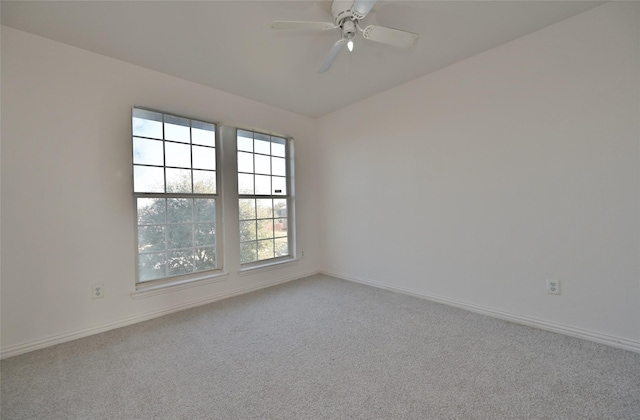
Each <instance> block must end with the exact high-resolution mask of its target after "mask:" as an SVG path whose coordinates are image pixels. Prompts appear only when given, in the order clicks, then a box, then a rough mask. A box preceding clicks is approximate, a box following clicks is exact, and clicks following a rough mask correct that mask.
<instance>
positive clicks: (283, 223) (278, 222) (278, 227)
mask: <svg viewBox="0 0 640 420" xmlns="http://www.w3.org/2000/svg"><path fill="white" fill-rule="evenodd" d="M287 220H288V219H287V218H286V217H283V218H280V219H275V221H274V223H273V236H275V237H282V236H287V223H288V222H287Z"/></svg>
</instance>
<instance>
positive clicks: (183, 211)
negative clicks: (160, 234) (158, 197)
mask: <svg viewBox="0 0 640 420" xmlns="http://www.w3.org/2000/svg"><path fill="white" fill-rule="evenodd" d="M167 219H168V222H169V223H192V222H193V200H192V199H190V198H168V199H167Z"/></svg>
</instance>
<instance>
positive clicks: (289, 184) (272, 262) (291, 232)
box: [235, 128, 296, 273]
mask: <svg viewBox="0 0 640 420" xmlns="http://www.w3.org/2000/svg"><path fill="white" fill-rule="evenodd" d="M241 131H242V132H244V133H251V134H252V140H253V142H254V144H253V146H254V148H253V151H252V152H250V153H251V154H252V155H253V165H254V166H253V172H246V171H240V168H239V167H238V165H237V163H238V153H239V152H245V153H246V151H243V150H240V149H239V147H238V137H239V132H241ZM256 134H257V135H259V136H268V137H269V143H278V142H274V141H273V138H275V139H279V140H283V145H284V150H285V152H284V159H285V175H284V178H285V188H286V194H284V195H275V194H273V193H272V194H256V193H255V176H256V175H261V173H256V167H255V156H256V151H255V140H256ZM243 137H244V136H243ZM262 140H264V139H262ZM235 146H236V147H235V160H236V174H235V178H236V182H237V188H236V191H235V192H236V194H237V197H236V198H237V203H238V214H237V215H236V219H237V221H238V231H237V234H238V245H239V246H238V256H239V262H240V273H243V272H248V271H254V270H256V269H260V268H267V267H270V266H276V265H278V266H279V265H282V264H286V263H290V262H292V261H295V260H296V251H295V250H296V246H295V238H296V235H295V226H296V223H295V195H294V188H295V187H294V179H293V177H294V150H293V148H294V142H293V138H292V137H289V136H285V135H281V134H274V133H268V132H265V131H260V130H255V129H247V128H236V129H235ZM270 150H272V149H270ZM271 153H272V152H270V154H269V156H270V157H280V156H274V155H273V154H271ZM257 154H258V155H265V154H263V153H257ZM270 165H272V163H271V164H270ZM270 168H271V169H272V166H270ZM240 174H252V175H253V176H254V193H253V194H244V193H241V192H240V183H239V181H238V178H239V175H240ZM269 176H272V177H273V176H274V175H273V173H272V172H271V173H270V174H269ZM275 176H280V175H275ZM271 191H272V192H273V188H271ZM243 199H250V200H258V199H271V200H285V201H286V205H287V217H286V219H287V236H286V238H287V249H288V253H287V255H281V256H274V257H272V258H266V259H262V260H261V259H259V255H258V252H259V251H258V249H257V248H256V258H257V259H256V260H254V261H249V262H244V263H243V262H242V244H243V243H249V242H256V243H258V242H259V241H260V239H259V238H258V235H257V232H256V238H255V239H254V240H251V241H244V242H243V241H242V238H241V228H240V224H241V222H242V221H247V220H255V221H256V224H257V222H258V221H259V220H268V219H269V218H266V219H264V218H262V219H261V218H260V217H259V215H258V213H257V208H256V214H255V218H254V219H241V209H240V200H243ZM256 206H257V205H256ZM271 219H272V220H273V221H274V223H275V220H276V219H277V217H276V214H275V209H274V213H273V214H272V217H271ZM270 239H273V240H274V255H275V252H276V247H275V239H277V238H276V236H275V229H274V234H273V236H272V237H271V238H270Z"/></svg>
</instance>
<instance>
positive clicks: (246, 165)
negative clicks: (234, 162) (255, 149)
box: [238, 152, 253, 172]
mask: <svg viewBox="0 0 640 420" xmlns="http://www.w3.org/2000/svg"><path fill="white" fill-rule="evenodd" d="M238 172H253V153H245V152H238Z"/></svg>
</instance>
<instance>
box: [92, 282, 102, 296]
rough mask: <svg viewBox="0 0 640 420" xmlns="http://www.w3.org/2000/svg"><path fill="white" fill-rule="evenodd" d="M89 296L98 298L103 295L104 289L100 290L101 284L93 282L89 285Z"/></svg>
mask: <svg viewBox="0 0 640 420" xmlns="http://www.w3.org/2000/svg"><path fill="white" fill-rule="evenodd" d="M91 297H92V298H93V299H100V298H103V297H104V290H102V285H101V284H94V285H93V286H91Z"/></svg>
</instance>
